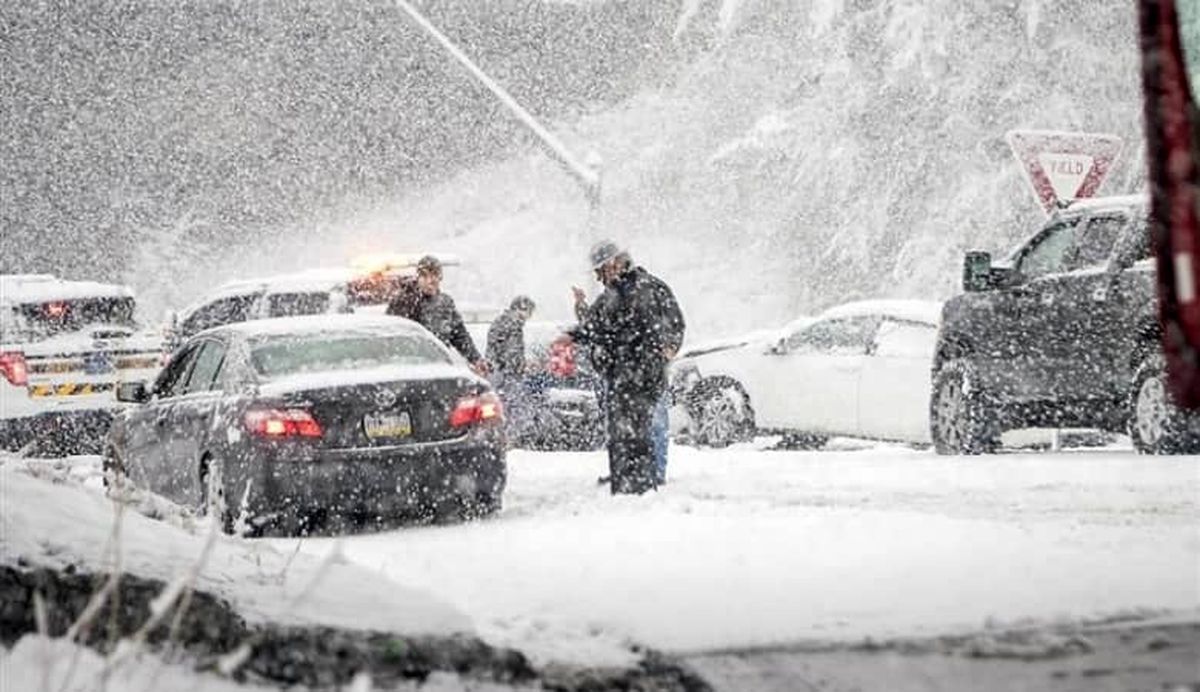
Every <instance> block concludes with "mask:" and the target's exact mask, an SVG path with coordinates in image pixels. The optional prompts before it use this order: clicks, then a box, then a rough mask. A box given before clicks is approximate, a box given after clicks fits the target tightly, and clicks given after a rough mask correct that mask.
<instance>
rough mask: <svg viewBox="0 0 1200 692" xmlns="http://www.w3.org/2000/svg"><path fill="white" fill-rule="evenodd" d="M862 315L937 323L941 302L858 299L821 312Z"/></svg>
mask: <svg viewBox="0 0 1200 692" xmlns="http://www.w3.org/2000/svg"><path fill="white" fill-rule="evenodd" d="M863 315H884V316H886V317H894V318H896V319H901V320H908V321H910V322H922V323H924V324H930V325H934V326H936V325H938V324H939V323H941V321H942V302H941V301H938V300H897V299H890V298H885V299H879V300H858V301H854V302H852V303H845V304H842V305H835V306H834V307H831V308H829V309H828V310H826V311H825V312H822V313H821V315H820V317H821V319H829V318H831V317H859V316H863Z"/></svg>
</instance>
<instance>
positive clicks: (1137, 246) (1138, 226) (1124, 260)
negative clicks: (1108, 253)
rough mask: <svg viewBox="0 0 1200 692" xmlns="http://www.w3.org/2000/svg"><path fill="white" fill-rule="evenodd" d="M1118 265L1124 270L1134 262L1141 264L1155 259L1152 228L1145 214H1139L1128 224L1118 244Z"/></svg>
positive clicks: (1116, 254)
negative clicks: (1151, 240) (1151, 241)
mask: <svg viewBox="0 0 1200 692" xmlns="http://www.w3.org/2000/svg"><path fill="white" fill-rule="evenodd" d="M1115 256H1116V263H1117V265H1118V266H1119V267H1120V268H1122V269H1125V268H1128V267H1130V266H1132V265H1133V263H1134V262H1141V261H1142V260H1148V259H1151V258H1153V257H1154V252H1153V250H1152V249H1151V248H1150V228H1149V224H1148V223H1147V221H1146V217H1145V215H1144V214H1138V215H1135V216H1134V217H1133V219H1132V220H1131V221H1130V222H1129V223H1128V224H1126V227H1125V229H1124V233H1123V234H1122V235H1121V239H1120V241H1119V242H1118V244H1117V251H1116V253H1115Z"/></svg>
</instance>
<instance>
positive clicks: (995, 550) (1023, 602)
mask: <svg viewBox="0 0 1200 692" xmlns="http://www.w3.org/2000/svg"><path fill="white" fill-rule="evenodd" d="M762 444H763V443H762V441H760V442H759V443H758V446H759V447H761V446H762ZM837 447H839V445H837V444H836V442H835V449H834V450H826V451H818V452H789V451H773V450H772V451H763V450H760V449H757V448H756V447H755V446H753V445H747V446H744V447H740V448H733V449H728V450H695V449H691V448H686V447H673V448H672V451H671V467H670V475H671V482H670V484H669V485H668V486H666V487H665V488H664V489H663V490H662V491H661V492H658V493H656V494H651V495H647V496H645V497H612V496H610V495H609V494H608V492H607V488H605V487H599V486H597V484H596V478H597V476H599V475H600V474H602V473H604V472H605V465H606V461H605V457H604V455H603V453H577V454H573V453H556V454H548V453H528V452H514V453H512V454H511V455H510V483H509V491H508V493H507V496H506V501H507V506H506V508H505V510H504V512H503V513H502V515H501V516H499V517H497V518H495V519H492V520H488V521H485V522H481V523H472V524H466V525H460V526H439V527H429V528H416V529H408V530H403V531H396V532H390V533H383V534H376V535H369V536H357V537H353V538H350V539H347V540H343V541H341V542H340V547H341V550H342V551H343V553H344V554H345V555H346V557H347V558H348V559H350V560H351V561H355V562H358V563H360V564H361V565H362V566H364V567H366V568H368V569H370V570H373V571H377V572H379V573H381V574H385V575H387V576H389V577H392V578H394V579H396V580H397V581H399V582H401V583H403V584H407V585H410V586H412V587H415V588H418V589H422V590H426V591H429V592H431V593H433V594H436V595H437V596H439V597H441V598H443V599H446V600H447V601H449V602H450V603H452V604H454V605H455V606H457V607H458V608H459V609H461V610H462V611H464V612H467V613H469V614H470V615H471V616H472V617H473V618H474V619H475V622H476V627H477V628H478V630H479V632H480V633H481V634H482V635H483V636H484V637H485V638H489V639H491V640H493V642H494V643H500V644H509V645H514V646H517V647H520V648H521V649H523V650H525V651H527V652H528V653H531V654H532V655H534V656H535V658H559V659H571V660H588V661H591V662H596V661H598V660H614V659H620V658H621V657H622V656H628V650H627V649H625V648H624V646H623V643H624V642H627V641H637V642H641V643H644V644H647V645H650V646H654V647H658V648H663V649H667V650H673V651H680V652H683V651H697V650H711V649H724V648H733V647H743V646H749V645H761V644H767V643H779V642H789V641H796V640H800V639H810V638H834V639H840V638H845V639H853V638H861V637H866V636H872V637H885V636H889V635H898V636H899V635H920V634H940V633H948V632H957V631H966V630H975V629H979V628H981V627H983V626H985V625H996V624H1006V623H1009V624H1010V623H1014V622H1017V621H1021V620H1024V619H1029V618H1032V619H1036V620H1039V621H1062V620H1066V619H1069V620H1077V619H1078V620H1082V619H1089V618H1097V617H1106V616H1116V615H1124V616H1127V615H1131V614H1139V613H1141V614H1148V613H1151V612H1158V611H1164V610H1170V611H1185V612H1188V613H1190V614H1191V615H1196V614H1198V613H1200V460H1198V459H1197V458H1195V457H1173V458H1152V457H1145V456H1138V455H1136V454H1134V453H1132V452H1130V451H1128V450H1127V449H1105V450H1088V451H1068V452H1063V453H1022V454H1002V455H996V456H984V457H972V458H947V457H939V456H936V455H935V454H933V453H932V452H928V451H918V450H911V449H907V448H904V447H895V446H888V445H878V446H876V445H856V444H851V443H842V444H841V445H840V449H839V448H837ZM292 545H294V542H289V541H280V542H279V548H280V550H281V551H284V552H286V551H288V550H290V549H292V548H291V547H290V546H292ZM303 545H304V548H303V549H304V550H305V551H313V552H315V553H322V552H324V551H326V550H328V549H329V548H330V546H331V545H332V543H331V542H330V541H328V540H309V541H304V542H303Z"/></svg>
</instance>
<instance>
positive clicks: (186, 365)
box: [154, 346, 196, 399]
mask: <svg viewBox="0 0 1200 692" xmlns="http://www.w3.org/2000/svg"><path fill="white" fill-rule="evenodd" d="M195 362H196V347H195V346H187V347H185V348H184V350H182V351H180V352H179V354H178V355H176V356H175V357H174V358H172V359H171V362H170V363H167V367H165V368H163V371H162V373H160V374H159V376H158V379H157V380H155V381H154V395H155V396H157V397H159V398H160V399H165V398H169V397H173V396H178V395H179V394H181V393H182V391H183V385H184V383H186V382H187V376H188V371H189V370H190V369H191V367H192V365H193V364H194V363H195Z"/></svg>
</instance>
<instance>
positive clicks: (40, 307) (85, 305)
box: [3, 296, 136, 342]
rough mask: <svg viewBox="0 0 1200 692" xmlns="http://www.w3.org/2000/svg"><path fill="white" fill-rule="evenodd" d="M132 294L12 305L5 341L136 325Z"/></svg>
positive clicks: (38, 339) (36, 338) (37, 338)
mask: <svg viewBox="0 0 1200 692" xmlns="http://www.w3.org/2000/svg"><path fill="white" fill-rule="evenodd" d="M133 311H134V300H133V298H131V297H128V296H124V297H105V298H74V299H70V300H49V301H45V302H39V303H21V304H18V305H15V306H13V317H14V318H15V319H13V320H12V321H11V324H5V325H4V326H5V329H4V337H3V339H4V341H23V342H33V341H41V340H43V339H49V338H51V337H54V336H59V335H62V334H70V333H73V332H78V331H81V330H83V329H84V328H85V327H89V326H93V325H107V326H117V327H130V328H132V327H135V326H136V324H135V322H134V319H133Z"/></svg>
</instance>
